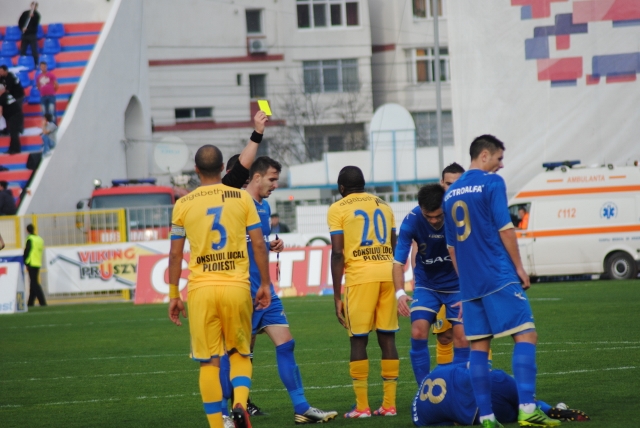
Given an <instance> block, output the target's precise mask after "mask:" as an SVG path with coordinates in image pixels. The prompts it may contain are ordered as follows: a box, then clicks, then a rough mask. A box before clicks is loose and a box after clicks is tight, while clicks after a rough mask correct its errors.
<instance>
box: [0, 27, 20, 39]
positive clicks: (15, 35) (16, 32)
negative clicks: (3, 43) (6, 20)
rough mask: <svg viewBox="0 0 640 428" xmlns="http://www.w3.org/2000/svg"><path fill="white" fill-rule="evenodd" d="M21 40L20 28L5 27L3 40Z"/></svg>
mask: <svg viewBox="0 0 640 428" xmlns="http://www.w3.org/2000/svg"><path fill="white" fill-rule="evenodd" d="M21 38H22V31H20V27H18V26H17V25H13V26H8V27H7V29H6V31H5V34H4V39H5V40H13V41H14V42H17V41H18V40H20V39H21Z"/></svg>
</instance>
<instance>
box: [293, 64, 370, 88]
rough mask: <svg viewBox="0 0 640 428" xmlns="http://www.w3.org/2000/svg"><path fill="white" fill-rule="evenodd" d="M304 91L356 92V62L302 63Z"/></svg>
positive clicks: (357, 85)
mask: <svg viewBox="0 0 640 428" xmlns="http://www.w3.org/2000/svg"><path fill="white" fill-rule="evenodd" d="M302 68H303V78H304V91H305V93H307V94H311V93H316V92H358V91H359V90H360V83H359V81H358V60H356V59H335V60H324V61H304V62H303V66H302Z"/></svg>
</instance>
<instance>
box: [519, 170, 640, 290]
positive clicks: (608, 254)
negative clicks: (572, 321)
mask: <svg viewBox="0 0 640 428" xmlns="http://www.w3.org/2000/svg"><path fill="white" fill-rule="evenodd" d="M579 163H580V162H579V161H565V162H552V163H546V164H543V167H544V168H546V170H545V171H544V172H541V173H540V174H538V176H536V177H535V178H533V179H532V180H531V181H530V182H529V183H528V184H527V185H526V186H524V188H522V189H521V190H520V191H519V192H517V193H516V195H515V196H514V197H513V198H512V199H511V200H510V201H509V211H510V213H511V217H512V220H513V224H514V225H515V226H516V227H517V230H516V235H517V237H518V246H519V248H520V255H521V257H522V262H523V264H524V267H525V270H526V271H527V273H529V275H530V276H532V277H540V276H558V275H559V276H564V275H583V274H593V275H602V277H604V278H610V279H631V278H636V277H637V275H638V267H639V262H640V168H638V166H637V162H636V166H620V167H614V166H613V165H606V166H598V167H581V166H579ZM523 220H524V221H523Z"/></svg>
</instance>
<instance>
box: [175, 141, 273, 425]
mask: <svg viewBox="0 0 640 428" xmlns="http://www.w3.org/2000/svg"><path fill="white" fill-rule="evenodd" d="M195 161H196V162H195V163H196V166H195V170H196V172H197V174H198V176H199V177H200V181H201V183H202V185H201V186H200V187H198V188H197V189H196V190H194V191H193V192H191V193H189V194H188V195H186V196H184V197H182V198H180V199H179V200H178V201H177V202H176V205H175V207H174V209H173V218H172V221H171V222H172V226H171V252H170V255H169V283H170V285H169V297H170V299H171V300H170V302H169V318H170V319H171V321H172V322H174V323H175V324H176V325H178V326H180V325H181V322H180V313H182V316H183V317H186V311H185V307H184V303H183V302H182V300H181V299H180V292H179V291H178V285H177V284H178V281H179V280H180V274H181V273H182V260H183V250H184V243H185V239H188V240H189V244H190V246H191V258H190V261H189V270H190V271H191V272H190V274H189V280H188V281H189V282H188V298H187V300H188V305H189V312H190V316H191V317H190V318H191V319H190V322H189V333H190V335H191V354H192V358H193V359H194V360H195V361H199V362H200V393H201V395H202V401H203V403H204V411H205V413H206V415H207V419H208V421H209V426H211V427H215V428H222V426H223V422H222V413H221V401H222V388H221V385H220V377H219V376H220V361H219V357H220V356H221V355H223V354H224V352H225V347H226V349H227V351H228V352H229V360H230V363H231V382H232V383H233V386H234V397H235V402H234V406H233V419H234V422H235V425H236V427H237V428H247V427H251V424H250V422H249V415H248V414H247V412H246V410H245V409H246V405H247V398H248V396H249V389H250V388H251V371H252V368H251V361H250V360H249V354H250V352H251V351H250V345H249V342H250V340H251V314H252V312H253V308H254V302H253V301H252V299H251V291H250V283H249V258H248V254H247V240H246V235H247V233H248V234H249V236H250V237H251V239H252V242H251V245H252V248H253V252H254V259H255V263H256V264H257V266H258V268H259V270H260V278H261V280H260V287H259V290H258V292H257V293H256V297H255V305H256V308H257V309H262V308H267V307H268V306H269V303H270V302H271V293H270V285H271V282H270V279H269V261H268V257H267V251H266V248H265V246H264V245H263V244H262V242H261V240H262V231H261V230H260V217H258V213H257V212H256V208H255V205H254V204H253V201H252V200H251V197H250V196H249V195H248V194H247V193H246V192H243V191H240V190H237V189H234V188H232V187H229V186H226V185H224V184H222V183H221V179H220V174H221V172H222V168H223V166H224V163H223V162H222V153H221V152H220V150H219V149H218V148H217V147H215V146H211V145H206V146H202V147H200V149H198V152H197V153H196V157H195Z"/></svg>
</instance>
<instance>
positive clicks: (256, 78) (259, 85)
mask: <svg viewBox="0 0 640 428" xmlns="http://www.w3.org/2000/svg"><path fill="white" fill-rule="evenodd" d="M249 92H250V96H251V98H266V97H267V75H266V74H250V75H249Z"/></svg>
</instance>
